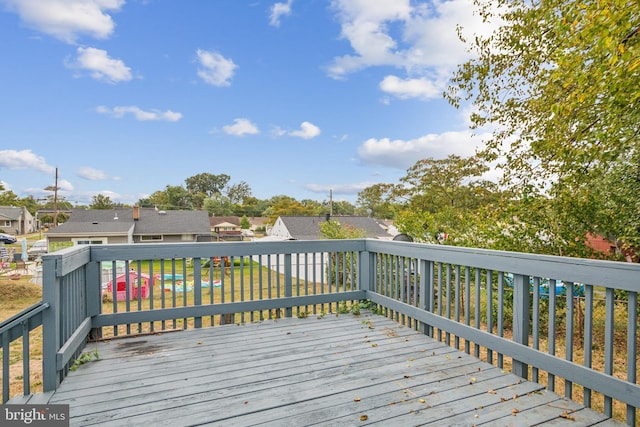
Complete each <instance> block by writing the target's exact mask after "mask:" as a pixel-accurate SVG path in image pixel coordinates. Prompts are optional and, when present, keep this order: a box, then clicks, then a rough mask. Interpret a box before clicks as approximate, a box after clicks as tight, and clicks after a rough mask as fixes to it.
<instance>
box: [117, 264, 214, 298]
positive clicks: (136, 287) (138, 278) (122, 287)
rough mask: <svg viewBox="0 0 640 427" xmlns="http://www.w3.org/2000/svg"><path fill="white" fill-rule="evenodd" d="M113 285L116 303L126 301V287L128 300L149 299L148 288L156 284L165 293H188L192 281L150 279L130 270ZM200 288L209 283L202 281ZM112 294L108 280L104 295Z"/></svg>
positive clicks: (168, 277) (176, 277) (166, 277)
mask: <svg viewBox="0 0 640 427" xmlns="http://www.w3.org/2000/svg"><path fill="white" fill-rule="evenodd" d="M115 283H116V285H115V292H116V298H117V300H118V301H126V300H127V286H128V287H129V292H128V295H129V300H134V299H145V298H149V294H150V288H151V287H152V286H154V285H156V284H158V283H160V285H161V286H162V289H163V290H164V291H165V292H171V291H178V292H182V291H187V292H188V291H192V290H193V281H185V280H183V276H182V275H181V274H176V275H171V274H165V275H164V277H162V278H161V276H159V275H155V276H153V277H150V276H149V275H148V274H144V273H140V274H138V272H137V271H134V270H131V271H129V272H128V273H124V274H121V275H119V276H118V277H116V279H115ZM221 285H222V281H220V280H214V281H213V287H216V288H217V287H220V286H221ZM200 286H202V287H203V288H208V287H209V286H210V283H209V282H206V281H202V282H201V285H200ZM113 292H114V286H113V280H110V281H109V282H108V283H107V286H106V293H108V294H111V295H113Z"/></svg>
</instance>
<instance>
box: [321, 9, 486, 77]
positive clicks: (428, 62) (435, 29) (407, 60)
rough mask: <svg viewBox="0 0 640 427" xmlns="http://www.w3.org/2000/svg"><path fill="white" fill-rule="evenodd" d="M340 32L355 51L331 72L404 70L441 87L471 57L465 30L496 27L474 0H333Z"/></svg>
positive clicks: (339, 59) (342, 74) (337, 74)
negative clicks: (417, 0)
mask: <svg viewBox="0 0 640 427" xmlns="http://www.w3.org/2000/svg"><path fill="white" fill-rule="evenodd" d="M332 6H333V8H334V9H335V10H336V11H337V16H338V20H339V21H340V25H341V28H342V30H341V36H342V37H343V38H344V39H346V40H348V41H349V43H350V45H351V48H352V49H353V53H352V54H349V55H345V56H341V57H336V58H334V60H333V62H332V63H331V64H330V66H329V67H328V69H327V71H328V74H329V76H331V77H333V78H336V79H341V78H344V77H345V76H346V75H348V74H350V73H353V72H356V71H359V70H361V69H364V68H367V67H372V66H392V67H397V68H402V69H404V70H405V71H406V72H407V74H408V76H409V77H411V78H418V79H420V78H428V79H430V80H434V82H433V83H432V84H433V85H435V86H436V87H437V86H439V84H441V83H440V82H441V81H442V80H444V79H446V77H447V76H448V75H449V74H450V73H451V71H452V70H454V69H455V68H456V67H457V65H458V64H460V63H462V62H463V61H464V60H466V59H467V58H469V53H468V52H467V51H466V49H465V46H464V44H463V43H462V42H461V41H460V40H459V39H458V35H457V31H456V29H457V27H458V26H460V27H461V28H462V33H463V34H465V35H467V36H471V35H473V34H474V33H477V34H481V33H482V34H487V33H488V32H489V31H491V30H492V28H493V27H492V26H491V25H489V24H486V23H482V19H481V18H480V17H479V16H477V15H474V10H475V9H476V8H475V7H474V5H473V0H433V1H432V2H429V3H420V4H416V5H414V6H412V4H411V2H410V1H409V0H384V1H382V0H379V1H375V2H371V1H366V0H333V1H332Z"/></svg>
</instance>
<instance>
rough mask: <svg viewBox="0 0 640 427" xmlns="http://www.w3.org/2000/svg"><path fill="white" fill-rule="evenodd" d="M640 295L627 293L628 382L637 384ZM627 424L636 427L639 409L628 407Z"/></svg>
mask: <svg viewBox="0 0 640 427" xmlns="http://www.w3.org/2000/svg"><path fill="white" fill-rule="evenodd" d="M639 309H640V307H638V293H637V292H628V293H627V325H628V329H627V381H629V382H630V383H631V384H636V381H637V377H636V370H637V369H638V365H637V363H638V359H637V357H638V355H637V353H636V349H637V345H638V310H639ZM626 406H627V407H626V416H627V424H628V425H630V426H635V425H636V410H637V409H638V408H636V407H634V406H631V405H629V404H627V405H626Z"/></svg>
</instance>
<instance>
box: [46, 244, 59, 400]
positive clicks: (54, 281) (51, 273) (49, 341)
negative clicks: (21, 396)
mask: <svg viewBox="0 0 640 427" xmlns="http://www.w3.org/2000/svg"><path fill="white" fill-rule="evenodd" d="M57 261H58V258H57V257H55V256H53V255H48V256H43V262H42V300H43V301H44V302H45V303H47V304H49V308H48V309H47V310H45V311H44V312H43V313H42V383H43V390H44V391H52V390H55V389H56V388H57V387H58V384H59V383H60V377H59V375H58V371H57V367H56V357H57V356H56V355H57V353H58V349H59V348H60V286H59V283H58V277H57V276H58V274H57Z"/></svg>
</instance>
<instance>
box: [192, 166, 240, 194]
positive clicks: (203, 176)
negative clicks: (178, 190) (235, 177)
mask: <svg viewBox="0 0 640 427" xmlns="http://www.w3.org/2000/svg"><path fill="white" fill-rule="evenodd" d="M230 179H231V177H230V176H229V175H225V174H220V175H214V174H211V173H206V172H205V173H200V174H198V175H194V176H192V177H189V178H187V179H186V180H185V184H186V185H187V190H188V191H189V192H190V193H192V194H198V193H203V194H205V195H206V196H207V197H213V196H214V195H216V194H220V193H222V190H223V189H224V188H225V187H226V185H227V183H228V182H229V180H230Z"/></svg>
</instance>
